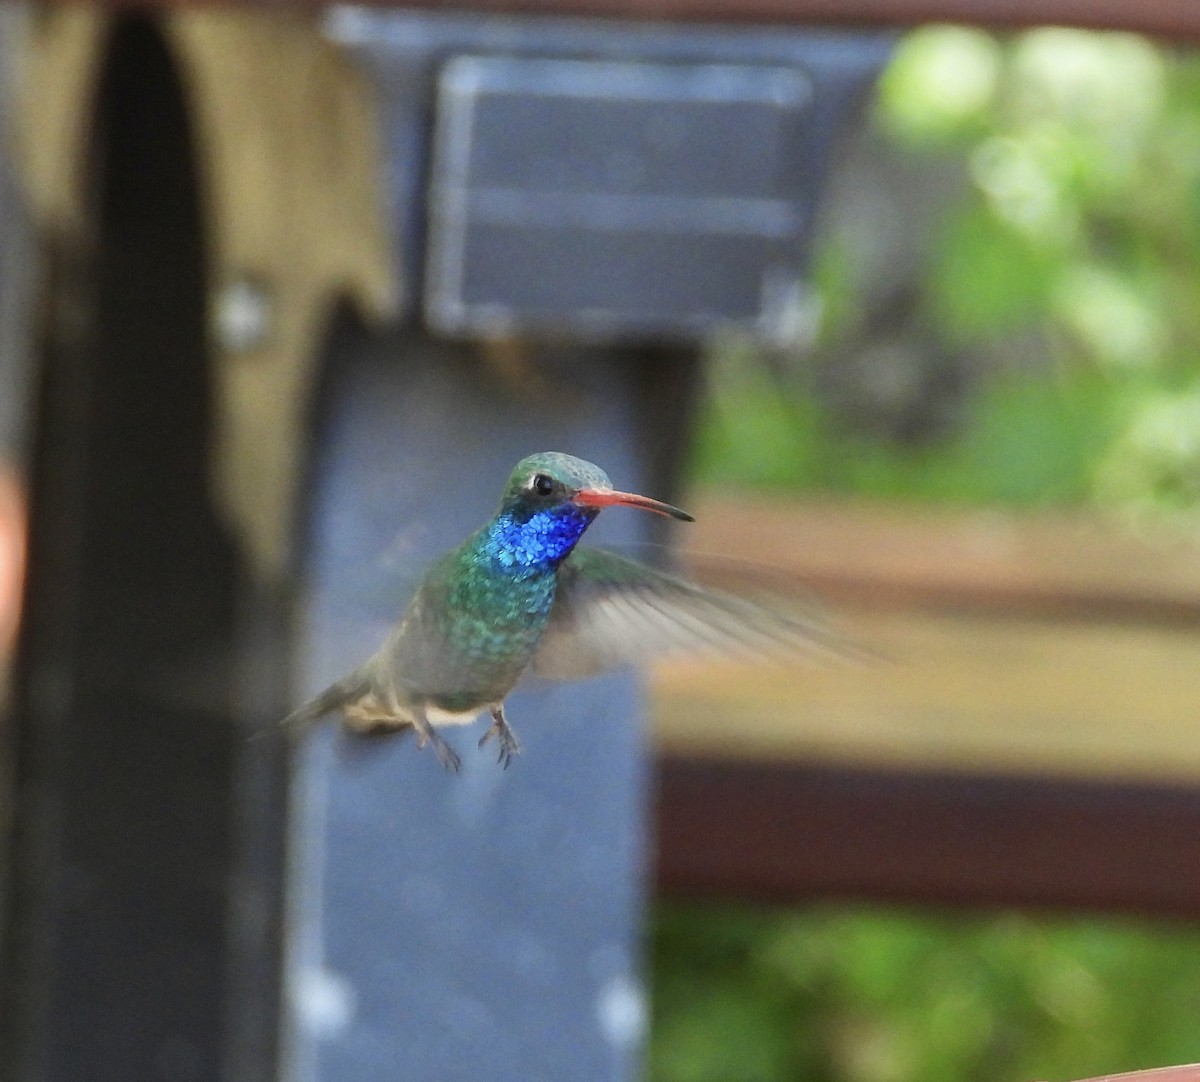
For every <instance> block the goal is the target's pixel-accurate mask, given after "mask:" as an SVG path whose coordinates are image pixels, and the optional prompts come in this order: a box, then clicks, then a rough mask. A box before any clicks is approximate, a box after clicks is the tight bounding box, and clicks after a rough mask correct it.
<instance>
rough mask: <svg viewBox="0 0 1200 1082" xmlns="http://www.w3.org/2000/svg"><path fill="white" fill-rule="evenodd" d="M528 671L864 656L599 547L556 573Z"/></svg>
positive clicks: (809, 628) (816, 631)
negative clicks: (676, 659)
mask: <svg viewBox="0 0 1200 1082" xmlns="http://www.w3.org/2000/svg"><path fill="white" fill-rule="evenodd" d="M558 578H559V582H558V592H557V593H556V594H555V600H554V608H553V609H552V610H551V612H550V623H549V625H548V627H547V628H546V632H545V634H544V635H543V636H542V640H541V642H540V643H539V645H538V648H537V652H536V653H535V654H534V656H533V661H532V669H533V671H534V672H535V673H537V674H539V675H541V676H545V677H549V678H551V679H556V680H571V679H577V678H580V677H585V676H591V675H594V674H595V673H598V672H602V671H603V670H605V669H609V668H612V667H614V666H617V665H622V664H640V663H642V662H645V661H649V660H651V659H652V658H654V657H661V656H663V655H671V654H674V655H686V654H690V655H700V656H703V655H709V656H725V657H740V658H744V659H746V660H755V659H762V658H764V657H776V658H779V657H788V656H796V655H807V656H811V657H819V656H825V657H827V658H834V657H836V658H853V657H859V658H865V657H866V656H868V655H867V653H866V651H864V650H862V649H861V648H858V647H856V646H854V644H853V643H852V642H850V641H849V640H848V639H846V638H844V637H842V636H840V635H839V634H838V633H837V632H836V631H834V630H832V629H831V628H829V627H828V626H826V625H825V624H823V623H822V622H821V621H819V620H818V619H816V618H815V617H812V616H809V615H804V616H792V615H789V614H784V613H780V612H775V611H772V610H771V609H766V608H763V607H761V606H759V605H756V604H754V603H753V602H750V601H744V600H742V599H741V598H738V597H734V596H732V595H730V594H723V593H717V592H715V591H711V590H706V589H704V588H703V587H702V586H697V585H695V584H694V583H690V582H687V581H686V580H684V579H680V578H676V577H675V576H674V575H668V574H666V573H664V572H662V571H656V570H654V569H653V568H649V567H644V566H643V565H641V564H637V563H634V562H633V561H631V560H626V559H624V558H622V557H620V556H615V555H613V554H612V553H611V552H604V551H601V550H599V549H576V550H575V551H574V552H573V553H572V554H571V556H570V557H569V558H568V559H567V561H566V562H565V563H564V564H563V566H562V568H561V569H560V570H559V573H558Z"/></svg>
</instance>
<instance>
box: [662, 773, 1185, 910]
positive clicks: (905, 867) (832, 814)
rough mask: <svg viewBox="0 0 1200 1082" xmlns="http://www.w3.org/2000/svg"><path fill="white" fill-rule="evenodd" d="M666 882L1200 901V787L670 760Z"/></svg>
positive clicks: (932, 899)
mask: <svg viewBox="0 0 1200 1082" xmlns="http://www.w3.org/2000/svg"><path fill="white" fill-rule="evenodd" d="M657 794H658V795H657V805H656V808H657V822H658V838H657V853H658V863H657V872H658V886H659V889H660V891H663V892H666V893H671V894H676V895H705V894H707V895H732V896H737V897H747V896H750V897H755V896H756V897H759V898H764V899H769V900H775V901H795V900H807V899H814V898H871V899H874V900H882V899H887V900H893V901H904V902H920V903H924V904H945V905H974V906H1031V907H1045V908H1056V909H1057V908H1070V909H1080V910H1093V911H1101V910H1104V911H1121V912H1132V913H1139V914H1153V915H1157V916H1176V917H1187V918H1190V919H1195V918H1196V916H1197V915H1200V791H1198V790H1197V789H1195V788H1183V787H1180V788H1173V787H1169V786H1149V785H1145V786H1125V785H1116V784H1105V783H1090V782H1072V781H1053V780H1046V779H1040V780H1038V781H1033V780H1031V779H1023V778H980V777H971V776H966V775H959V774H898V773H895V772H892V771H873V770H854V769H849V768H822V767H804V766H799V765H795V764H790V765H789V764H769V763H748V762H741V763H738V762H729V761H726V760H723V761H719V762H717V761H698V760H682V759H666V760H665V761H662V762H660V764H659V776H658V789H657Z"/></svg>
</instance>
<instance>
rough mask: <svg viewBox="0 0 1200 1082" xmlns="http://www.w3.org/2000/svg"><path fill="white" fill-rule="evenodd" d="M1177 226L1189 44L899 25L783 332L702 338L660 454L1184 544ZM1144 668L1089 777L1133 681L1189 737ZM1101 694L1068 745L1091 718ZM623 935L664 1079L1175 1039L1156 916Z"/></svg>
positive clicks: (1184, 374)
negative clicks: (699, 388) (738, 339)
mask: <svg viewBox="0 0 1200 1082" xmlns="http://www.w3.org/2000/svg"><path fill="white" fill-rule="evenodd" d="M1198 228H1200V60H1197V58H1196V57H1195V56H1194V55H1193V54H1192V53H1191V52H1190V51H1188V50H1181V49H1173V48H1171V47H1170V46H1169V45H1165V44H1162V43H1156V42H1153V41H1150V40H1147V39H1145V38H1141V37H1137V36H1133V35H1125V34H1099V33H1088V32H1083V31H1074V30H1064V29H1045V30H1034V31H1031V32H1027V33H1022V34H1017V35H1004V36H997V35H993V34H989V33H985V32H982V31H979V30H976V29H971V28H962V27H950V26H946V27H927V28H924V29H921V30H917V31H914V32H912V33H909V34H907V35H905V36H904V37H903V38H902V39H901V40H900V42H899V43H898V44H897V47H896V52H895V54H894V56H893V57H892V59H891V61H890V62H889V64H888V66H887V68H886V70H885V72H884V73H883V76H882V78H881V80H880V83H879V87H878V95H877V97H876V99H875V101H874V102H873V104H872V106H871V108H870V110H869V115H868V116H867V117H866V118H865V120H864V122H863V124H862V125H861V126H860V127H859V128H858V129H857V130H856V131H855V133H854V135H853V137H852V139H851V142H850V145H849V146H847V147H845V148H844V149H843V152H842V154H841V155H840V156H839V158H838V163H837V166H836V167H835V172H834V175H833V178H832V179H831V182H830V187H829V193H828V197H827V200H826V202H825V204H824V207H823V210H822V215H821V228H820V233H819V237H820V239H819V242H818V254H817V257H816V280H817V284H818V288H817V291H816V295H815V297H814V300H813V307H812V311H811V317H812V318H811V324H810V328H809V333H810V341H809V342H808V343H806V345H805V347H804V348H803V349H799V350H796V351H794V352H787V353H783V354H771V355H769V356H763V355H761V354H755V355H753V356H752V357H749V356H747V353H746V351H744V350H739V349H738V348H737V347H729V348H727V349H724V350H717V351H716V352H715V353H714V354H713V356H712V357H711V359H710V367H709V370H708V383H707V387H708V396H707V399H706V402H705V406H704V410H703V420H702V422H701V424H700V425H699V428H698V431H697V435H696V439H695V442H694V444H693V447H692V452H691V458H690V469H691V476H692V478H693V479H694V481H695V482H696V483H697V484H699V485H702V486H714V487H720V488H723V489H734V490H736V491H739V492H744V491H746V490H747V489H752V490H755V491H760V492H779V491H788V492H796V491H802V492H806V493H809V494H812V493H819V494H822V495H827V494H837V496H839V497H842V496H845V497H855V498H861V497H869V498H872V499H882V500H885V501H887V502H888V503H889V504H894V503H901V504H903V505H904V506H907V507H910V508H913V509H917V508H928V507H930V506H937V507H941V508H946V507H956V508H972V507H974V508H986V509H990V510H991V511H993V512H994V511H997V510H998V509H1003V514H1004V515H1005V516H1006V520H1007V521H1008V522H1009V523H1010V524H1011V525H1012V526H1013V528H1015V529H1021V528H1022V525H1021V524H1022V523H1026V522H1028V521H1029V520H1030V518H1031V517H1033V518H1036V516H1037V515H1038V514H1040V513H1043V512H1045V511H1046V510H1047V509H1060V510H1061V509H1069V510H1070V511H1071V512H1080V511H1082V512H1085V513H1086V515H1087V516H1088V517H1089V518H1091V519H1092V520H1093V524H1094V529H1095V530H1096V531H1103V530H1108V531H1112V532H1114V533H1122V532H1129V531H1132V532H1134V533H1137V534H1140V535H1141V536H1142V537H1145V538H1151V537H1153V538H1157V539H1158V541H1159V542H1161V541H1162V539H1163V537H1164V536H1170V535H1172V534H1174V535H1182V536H1194V531H1195V523H1196V514H1197V509H1198V507H1200V504H1198V502H1197V495H1198V491H1197V485H1198V484H1200V460H1198V458H1197V455H1198V454H1200V442H1198V440H1200V397H1198V395H1200V339H1198V338H1197V331H1198V329H1200V328H1198V327H1197V325H1196V316H1197V313H1198V312H1200V308H1198V307H1197V304H1196V284H1197V281H1198V280H1200V264H1198V263H1197V259H1198V258H1200V243H1198V241H1200V234H1198V233H1197V229H1198ZM1087 550H1088V545H1086V544H1085V545H1083V546H1081V548H1080V549H1079V550H1078V552H1077V556H1078V559H1079V560H1080V561H1086V560H1087V559H1088V554H1087ZM1093 618H1094V619H1099V617H1098V616H1094V617H1093ZM980 641H981V649H987V648H988V647H987V646H986V645H983V643H984V642H986V640H980ZM1060 641H1061V640H1060ZM1189 650H1190V648H1189ZM925 660H926V661H929V659H928V658H926V659H925ZM943 660H944V659H943ZM993 660H994V662H995V661H998V659H993ZM1190 665H1191V662H1190V661H1187V660H1186V655H1181V657H1180V662H1179V667H1178V668H1177V669H1176V671H1177V672H1178V673H1179V674H1180V675H1182V673H1183V672H1184V671H1185V667H1190ZM942 676H943V679H952V676H950V677H948V676H947V674H946V673H945V671H944V669H943V674H942ZM1058 677H1059V678H1060V679H1062V680H1064V681H1068V682H1069V681H1070V680H1071V679H1072V677H1071V675H1070V672H1069V671H1068V666H1066V665H1063V666H1061V667H1060V668H1059V672H1058ZM1095 678H1096V672H1095V671H1094V670H1093V672H1092V674H1091V676H1090V677H1089V679H1093V680H1094V679H1095ZM1133 679H1135V680H1138V679H1139V678H1138V677H1137V675H1136V674H1134V675H1133ZM1169 684H1170V677H1167V679H1165V680H1164V679H1162V678H1161V674H1159V675H1158V676H1150V675H1149V674H1147V676H1146V678H1145V680H1144V682H1141V681H1139V686H1140V691H1141V693H1142V703H1143V706H1142V708H1141V710H1140V711H1138V710H1135V711H1134V712H1131V713H1128V714H1127V715H1126V716H1125V722H1124V723H1123V724H1127V726H1128V734H1129V738H1130V742H1131V746H1130V747H1129V748H1127V749H1125V751H1124V752H1123V753H1121V754H1120V755H1118V759H1119V760H1120V761H1119V762H1118V763H1117V764H1116V766H1115V769H1116V770H1117V771H1118V772H1120V773H1128V772H1129V771H1131V770H1135V769H1138V768H1137V766H1136V760H1137V758H1138V752H1137V750H1136V746H1135V745H1136V744H1137V743H1138V742H1139V741H1150V742H1153V741H1154V740H1155V739H1156V738H1157V736H1158V735H1160V733H1161V730H1158V729H1157V728H1154V727H1152V726H1151V727H1147V726H1146V724H1145V715H1146V714H1149V713H1154V712H1155V711H1156V708H1155V706H1154V703H1155V701H1158V702H1162V701H1163V700H1164V699H1165V700H1168V701H1169V703H1170V705H1169V706H1168V707H1167V710H1168V712H1169V713H1170V714H1171V715H1172V716H1173V719H1174V720H1173V725H1177V726H1179V727H1180V733H1181V735H1182V734H1187V735H1186V737H1185V739H1186V741H1187V742H1189V743H1190V742H1191V741H1192V739H1193V736H1194V734H1192V733H1191V730H1192V727H1193V719H1194V711H1193V707H1192V703H1194V700H1193V699H1191V698H1190V696H1187V697H1181V698H1179V699H1175V698H1174V695H1175V692H1174V691H1173V689H1172V688H1171V687H1170V686H1169ZM1042 691H1043V692H1044V691H1045V689H1044V688H1043V689H1042ZM975 693H976V694H977V695H978V694H986V692H984V691H983V687H982V686H981V685H977V687H976V689H975ZM1047 694H1052V693H1047ZM1073 694H1074V695H1077V694H1086V692H1084V691H1082V688H1081V687H1076V688H1075V689H1073V690H1072V691H1069V692H1068V695H1073ZM1052 712H1053V708H1047V715H1046V716H1047V720H1049V716H1050V714H1052ZM1103 714H1104V709H1103V708H1101V709H1100V710H1098V711H1097V712H1096V713H1094V714H1093V715H1092V717H1091V719H1090V721H1089V723H1088V724H1087V725H1085V726H1084V727H1082V728H1081V729H1079V730H1078V731H1077V732H1076V734H1075V735H1076V744H1075V752H1074V753H1073V754H1072V755H1071V756H1070V757H1069V758H1072V759H1073V760H1074V761H1075V762H1078V760H1079V758H1083V757H1086V756H1087V755H1088V754H1089V750H1088V749H1089V748H1090V749H1093V750H1094V749H1095V746H1096V745H1097V744H1099V743H1100V742H1101V741H1103V740H1104V739H1105V737H1104V734H1103V731H1102V729H1103V725H1104V722H1103V720H1102V715H1103ZM957 720H958V721H961V722H964V723H966V722H967V718H966V717H965V716H963V715H960V716H959V718H958V719H957ZM982 724H985V725H991V724H994V720H993V721H990V722H989V721H988V720H986V719H984V720H983V721H982ZM1009 724H1010V725H1012V724H1013V723H1012V722H1010V723H1009ZM1019 725H1020V722H1019V721H1017V722H1016V723H1015V725H1014V726H1013V727H1011V728H1009V729H1008V734H1007V735H1008V738H1010V739H1013V740H1016V741H1018V742H1020V741H1022V740H1023V738H1024V737H1025V736H1026V734H1023V733H1020V734H1019V733H1017V732H1016V726H1019ZM1168 739H1170V738H1168ZM1026 748H1027V749H1028V745H1026ZM1027 756H1028V757H1027V758H1026V759H1025V760H1024V766H1025V767H1026V768H1028V767H1030V766H1034V767H1037V766H1038V763H1037V758H1038V753H1037V752H1032V753H1029V752H1028V750H1027ZM1041 765H1042V766H1045V763H1043V764H1041ZM1064 766H1065V768H1066V769H1068V770H1069V769H1070V765H1069V764H1064V762H1063V761H1062V760H1059V761H1058V762H1057V763H1055V764H1054V765H1053V766H1052V767H1051V769H1052V770H1053V769H1057V770H1062V769H1064ZM652 951H653V953H652V967H651V973H652V987H653V1009H654V1022H653V1025H652V1027H651V1065H652V1070H651V1076H652V1077H654V1078H656V1079H662V1080H664V1082H665V1080H671V1082H685V1080H687V1082H699V1080H706V1082H708V1080H711V1082H718V1080H726V1082H727V1080H732V1079H738V1080H745V1082H750V1080H755V1082H758V1080H763V1082H765V1080H768V1079H771V1080H783V1079H800V1078H805V1079H815V1078H821V1079H855V1080H859V1082H867V1080H871V1082H898V1080H901V1079H915V1078H922V1079H943V1080H947V1082H949V1080H951V1079H996V1080H999V1079H1018V1078H1068V1077H1080V1076H1084V1075H1088V1074H1099V1073H1107V1072H1112V1071H1121V1070H1133V1069H1138V1068H1144V1067H1147V1066H1150V1065H1152V1064H1164V1063H1186V1062H1192V1061H1195V1060H1197V1059H1200V979H1198V975H1200V934H1198V933H1197V931H1195V930H1194V929H1193V928H1192V927H1190V926H1189V923H1188V922H1183V923H1159V922H1154V921H1147V920H1135V919H1130V918H1118V919H1114V918H1096V917H1091V918H1084V917H1079V916H1071V915H1068V914H1062V913H1059V914H1049V913H1045V912H1041V913H1038V912H1028V911H1025V912H999V913H984V914H980V913H972V914H963V913H949V912H946V911H944V910H943V911H935V912H929V911H926V910H914V909H911V908H864V907H863V906H862V905H861V904H855V905H848V906H828V905H815V906H811V907H807V908H781V907H772V906H766V905H750V904H744V905H733V904H729V903H724V904H703V903H699V902H696V903H689V902H685V901H682V900H678V899H671V898H660V899H658V901H657V902H656V905H655V910H654V923H653V939H652Z"/></svg>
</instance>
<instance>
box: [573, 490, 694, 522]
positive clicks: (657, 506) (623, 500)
mask: <svg viewBox="0 0 1200 1082" xmlns="http://www.w3.org/2000/svg"><path fill="white" fill-rule="evenodd" d="M572 498H573V499H574V501H575V502H576V503H578V504H582V505H583V506H584V507H613V506H615V505H616V504H619V503H620V504H625V505H626V506H627V507H640V508H641V509H642V510H643V511H653V512H654V513H655V514H656V515H667V516H668V517H670V518H677V519H679V520H680V521H681V522H695V521H696V520H695V519H694V518H692V516H691V515H689V514H688V513H687V512H686V511H680V510H679V508H678V507H672V506H671V505H670V504H669V503H662V502H661V501H659V500H652V499H650V497H649V496H639V495H638V494H637V493H636V492H618V491H617V490H616V489H615V488H581V489H580V490H579V491H578V492H576V493H575V495H574V497H572Z"/></svg>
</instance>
